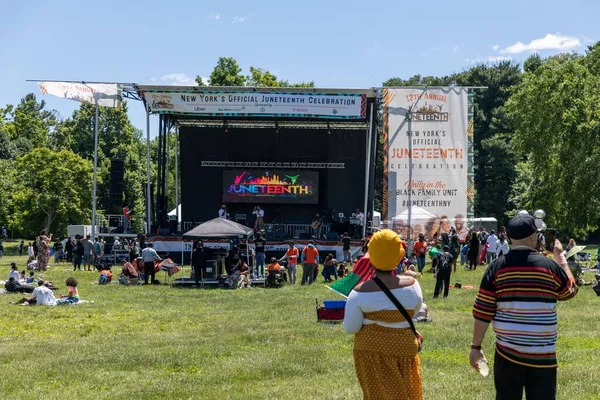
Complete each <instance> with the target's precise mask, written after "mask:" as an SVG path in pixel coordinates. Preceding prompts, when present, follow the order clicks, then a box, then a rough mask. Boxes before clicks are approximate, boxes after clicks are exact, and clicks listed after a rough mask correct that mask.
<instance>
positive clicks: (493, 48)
mask: <svg viewBox="0 0 600 400" xmlns="http://www.w3.org/2000/svg"><path fill="white" fill-rule="evenodd" d="M499 48H500V46H498V45H497V44H495V45H493V46H492V50H494V51H498V49H499Z"/></svg>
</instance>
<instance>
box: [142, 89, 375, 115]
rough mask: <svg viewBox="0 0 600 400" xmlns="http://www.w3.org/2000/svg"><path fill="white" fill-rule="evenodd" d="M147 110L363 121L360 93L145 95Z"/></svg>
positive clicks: (363, 102)
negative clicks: (148, 108) (148, 107)
mask: <svg viewBox="0 0 600 400" xmlns="http://www.w3.org/2000/svg"><path fill="white" fill-rule="evenodd" d="M144 98H145V99H146V102H147V104H148V105H149V106H150V111H152V112H156V113H160V114H193V115H204V116H227V117H230V116H263V117H295V118H299V117H303V118H306V117H312V118H331V119H364V118H366V109H367V106H366V103H367V98H366V96H365V95H364V94H363V95H361V94H317V93H294V94H292V93H288V94H286V93H210V94H208V93H181V92H148V91H146V92H144Z"/></svg>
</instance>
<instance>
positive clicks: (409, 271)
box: [403, 264, 419, 278]
mask: <svg viewBox="0 0 600 400" xmlns="http://www.w3.org/2000/svg"><path fill="white" fill-rule="evenodd" d="M403 274H404V275H406V276H412V277H413V278H416V277H417V275H419V273H418V272H417V271H416V268H415V266H414V264H410V265H409V266H408V267H406V268H405V269H404V272H403Z"/></svg>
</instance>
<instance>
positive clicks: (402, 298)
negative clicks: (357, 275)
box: [344, 229, 423, 400]
mask: <svg viewBox="0 0 600 400" xmlns="http://www.w3.org/2000/svg"><path fill="white" fill-rule="evenodd" d="M404 255H405V250H404V248H403V247H402V241H401V239H400V237H399V236H398V235H397V234H396V233H395V232H393V231H391V230H387V229H385V230H382V231H380V232H377V233H376V234H375V235H373V237H372V238H371V241H370V242H369V252H368V257H369V259H370V262H371V265H372V266H373V267H374V268H375V277H374V278H373V279H371V280H368V281H366V282H364V283H360V284H358V285H357V286H356V287H355V288H354V290H352V292H351V293H350V295H349V296H348V301H347V302H346V312H345V316H344V330H345V331H346V332H347V333H353V334H355V335H354V365H355V368H356V376H357V377H358V381H359V383H360V386H361V388H362V390H363V395H364V398H365V399H377V400H386V399H411V400H418V399H422V398H423V390H422V385H421V364H420V360H419V355H418V353H419V348H420V339H417V338H416V337H415V332H413V331H412V329H411V328H410V324H409V322H408V321H407V320H406V319H405V318H404V317H403V315H402V313H401V312H400V311H399V310H398V308H397V307H396V306H395V305H394V303H393V302H392V301H391V300H390V298H388V296H387V295H386V293H385V292H383V290H382V289H381V288H380V286H379V284H380V283H383V284H384V285H385V286H386V287H387V288H388V289H389V291H390V292H391V295H392V296H394V297H395V298H396V299H397V300H398V301H399V302H400V304H401V305H402V306H403V307H404V308H405V310H406V311H407V312H408V314H409V316H410V317H411V318H412V317H414V315H415V314H416V313H417V312H418V311H419V310H420V308H421V304H422V303H423V296H422V294H421V287H420V286H419V283H418V282H417V281H416V280H415V279H414V278H413V277H410V276H396V275H393V274H392V271H393V270H395V269H396V267H397V266H398V264H399V263H400V260H402V258H404ZM377 279H379V284H378V283H377V282H376V280H377ZM419 336H420V335H419Z"/></svg>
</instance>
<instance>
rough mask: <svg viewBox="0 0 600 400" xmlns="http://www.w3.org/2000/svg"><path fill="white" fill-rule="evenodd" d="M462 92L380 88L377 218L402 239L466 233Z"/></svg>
mask: <svg viewBox="0 0 600 400" xmlns="http://www.w3.org/2000/svg"><path fill="white" fill-rule="evenodd" d="M468 96H469V92H468V89H466V88H460V87H449V88H435V89H433V88H432V89H427V88H423V89H384V90H383V107H384V108H383V117H384V126H383V135H384V140H385V142H384V143H385V146H384V147H385V150H386V151H385V154H386V156H387V160H384V175H385V176H384V201H385V200H387V204H384V207H383V210H384V214H385V215H384V216H383V219H384V220H387V221H389V224H390V226H393V229H395V230H396V231H397V232H398V233H400V234H402V235H403V237H405V238H407V237H408V235H409V232H410V236H411V237H412V238H413V239H416V238H417V237H418V234H419V233H423V234H425V237H427V238H431V237H432V236H433V234H434V233H436V232H437V233H438V234H441V233H448V232H450V228H451V227H453V226H454V227H456V228H457V231H458V233H459V237H460V238H461V239H463V240H464V238H465V237H466V234H467V227H466V223H465V217H466V216H467V181H468V172H469V169H470V168H471V165H470V163H469V162H468V156H469V149H468V138H467V135H468V116H467V111H468V107H467V102H468ZM411 164H412V171H411V168H410V167H411ZM411 173H412V177H411V176H410V175H411ZM386 193H387V196H385V194H386ZM409 196H410V197H411V199H410V202H409ZM409 207H411V224H410V225H411V228H412V229H410V230H409V227H408V214H409V212H408V210H409Z"/></svg>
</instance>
